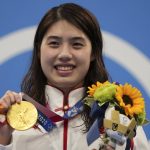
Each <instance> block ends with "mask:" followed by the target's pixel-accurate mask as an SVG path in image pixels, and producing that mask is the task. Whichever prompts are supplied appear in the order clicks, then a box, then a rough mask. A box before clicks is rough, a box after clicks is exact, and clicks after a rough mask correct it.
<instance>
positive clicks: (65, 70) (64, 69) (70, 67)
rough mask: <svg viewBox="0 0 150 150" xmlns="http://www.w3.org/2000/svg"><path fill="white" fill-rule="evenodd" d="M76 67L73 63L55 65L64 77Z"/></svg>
mask: <svg viewBox="0 0 150 150" xmlns="http://www.w3.org/2000/svg"><path fill="white" fill-rule="evenodd" d="M74 68H75V66H73V65H56V66H55V69H56V71H57V73H58V74H59V75H60V76H63V77H66V76H69V75H70V74H71V73H72V72H73V70H74Z"/></svg>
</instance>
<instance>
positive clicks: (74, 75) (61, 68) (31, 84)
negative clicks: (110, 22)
mask: <svg viewBox="0 0 150 150" xmlns="http://www.w3.org/2000/svg"><path fill="white" fill-rule="evenodd" d="M102 48H103V42H102V35H101V31H100V28H99V24H98V22H97V20H96V18H95V17H94V16H93V15H92V14H91V13H90V12H89V11H88V10H86V9H84V8H82V7H80V6H78V5H76V4H72V3H67V4H62V5H60V6H58V7H54V8H52V9H50V10H49V11H48V12H47V13H46V15H45V16H44V17H43V19H42V20H41V22H40V24H39V26H38V28H37V31H36V35H35V39H34V50H33V57H32V63H31V66H30V68H29V71H28V72H27V74H26V76H25V78H24V80H23V82H22V86H21V90H22V92H24V93H26V94H28V95H29V96H31V97H32V98H33V99H35V100H37V101H38V102H39V103H40V104H42V105H44V106H45V107H47V108H49V109H50V110H51V111H53V112H55V113H57V114H58V115H60V116H63V115H64V113H65V112H66V111H67V110H68V108H71V107H73V106H74V105H75V104H76V103H77V102H78V101H79V100H80V99H83V98H84V97H85V96H86V90H87V87H88V86H90V85H91V84H93V83H95V82H96V81H100V82H105V81H106V80H108V74H107V71H106V69H105V65H104V62H103V57H102ZM20 101H21V97H20V95H19V94H18V93H15V92H13V91H7V92H6V93H5V94H4V96H3V97H2V98H1V101H0V104H1V106H3V110H1V111H3V112H4V111H5V112H6V111H7V110H8V109H9V107H10V106H11V105H12V104H14V103H16V102H17V103H19V102H20ZM93 121H94V120H92V119H91V118H90V117H89V108H86V107H85V106H84V111H83V112H82V113H81V114H78V115H76V116H75V117H74V118H72V119H70V120H66V119H65V120H64V121H60V122H58V123H56V126H57V127H56V128H54V129H53V130H52V131H50V132H45V131H40V130H39V128H40V125H38V128H31V129H29V130H26V131H21V132H19V131H14V132H13V129H12V128H11V127H10V126H9V125H8V124H5V125H3V126H2V127H1V128H0V130H1V132H0V143H1V145H0V149H4V150H8V149H12V150H19V149H22V150H31V149H33V148H35V149H37V150H41V149H44V150H49V149H53V150H60V149H63V150H77V149H78V150H80V149H81V150H83V149H89V150H92V149H99V147H100V139H98V140H96V141H95V142H94V143H93V144H91V145H90V146H88V144H87V141H86V136H87V135H86V133H85V132H87V131H88V130H89V128H90V126H91V124H92V123H93ZM12 133H13V134H12ZM4 135H5V136H4ZM12 135H13V136H12ZM139 135H140V136H141V137H143V140H145V141H138V140H139ZM135 139H136V141H135V147H136V149H138V148H139V147H137V146H139V145H142V146H140V148H139V149H144V150H145V149H146V144H147V143H146V138H145V134H144V132H143V130H142V129H141V128H140V129H139V130H137V136H136V137H135ZM125 147H126V143H125V144H124V145H123V146H121V147H119V146H116V149H125ZM110 149H111V147H110Z"/></svg>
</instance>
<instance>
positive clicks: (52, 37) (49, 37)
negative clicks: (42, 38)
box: [47, 35, 62, 40]
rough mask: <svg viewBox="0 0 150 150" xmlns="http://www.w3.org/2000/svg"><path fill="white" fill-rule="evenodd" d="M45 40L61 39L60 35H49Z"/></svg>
mask: <svg viewBox="0 0 150 150" xmlns="http://www.w3.org/2000/svg"><path fill="white" fill-rule="evenodd" d="M47 40H62V37H59V36H55V35H51V36H48V37H47Z"/></svg>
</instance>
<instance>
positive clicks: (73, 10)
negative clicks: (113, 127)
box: [21, 3, 108, 110]
mask: <svg viewBox="0 0 150 150" xmlns="http://www.w3.org/2000/svg"><path fill="white" fill-rule="evenodd" d="M59 20H66V21H68V22H69V23H71V24H73V25H74V26H76V27H77V28H79V29H80V30H81V31H83V32H84V33H85V34H86V35H87V37H88V38H89V39H90V41H91V44H92V55H93V56H94V58H95V59H94V60H93V61H92V62H91V64H90V68H89V71H88V73H87V75H86V77H85V81H84V86H85V87H86V88H87V87H88V86H90V85H91V84H93V83H95V82H96V81H100V82H104V81H106V80H108V74H107V71H106V69H105V65H104V62H103V57H102V48H103V41H102V34H101V31H100V27H99V23H98V21H97V20H96V18H95V16H94V15H93V14H92V13H91V12H89V11H88V10H87V9H85V8H83V7H81V6H79V5H77V4H73V3H66V4H62V5H60V6H57V7H53V8H52V9H50V10H49V11H48V12H47V13H46V14H45V16H44V17H43V18H42V20H41V22H40V24H39V26H38V28H37V31H36V34H35V39H34V50H33V56H32V63H31V66H30V68H29V71H28V72H27V74H26V76H25V78H24V80H23V82H22V85H21V90H22V91H23V92H25V93H27V94H28V95H30V96H31V97H33V98H34V99H36V100H37V101H38V102H39V103H41V104H43V105H45V85H46V83H47V79H46V77H45V75H44V73H43V71H42V68H41V64H40V57H39V56H40V47H41V43H42V40H43V37H44V35H45V33H46V32H47V30H48V29H49V28H50V27H51V26H52V25H53V24H54V23H56V22H57V21H59ZM86 110H87V109H86Z"/></svg>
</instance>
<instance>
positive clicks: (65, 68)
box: [55, 65, 75, 71]
mask: <svg viewBox="0 0 150 150" xmlns="http://www.w3.org/2000/svg"><path fill="white" fill-rule="evenodd" d="M74 68H75V66H73V65H69V66H61V65H58V66H55V69H56V70H58V71H72V70H73V69H74Z"/></svg>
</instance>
